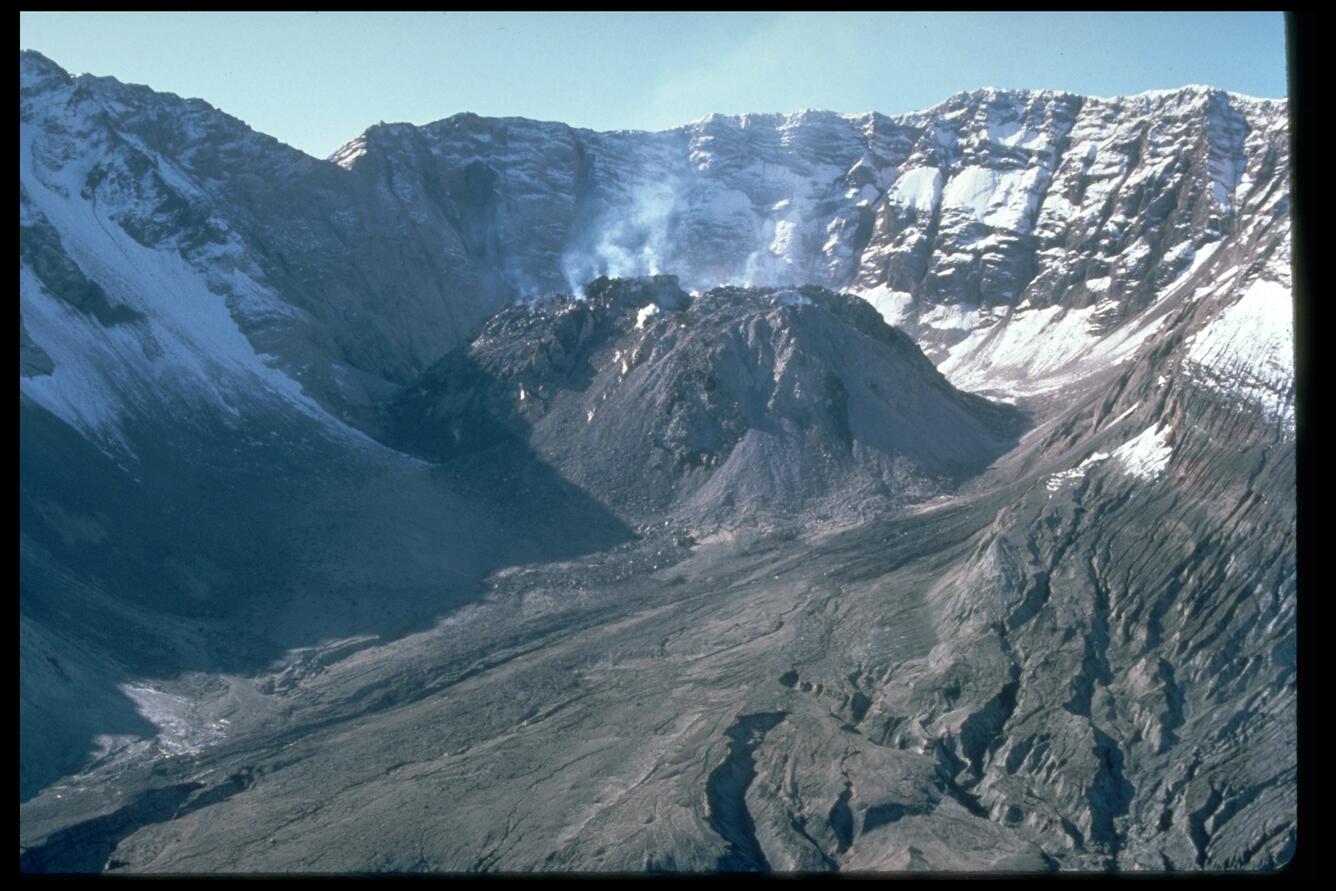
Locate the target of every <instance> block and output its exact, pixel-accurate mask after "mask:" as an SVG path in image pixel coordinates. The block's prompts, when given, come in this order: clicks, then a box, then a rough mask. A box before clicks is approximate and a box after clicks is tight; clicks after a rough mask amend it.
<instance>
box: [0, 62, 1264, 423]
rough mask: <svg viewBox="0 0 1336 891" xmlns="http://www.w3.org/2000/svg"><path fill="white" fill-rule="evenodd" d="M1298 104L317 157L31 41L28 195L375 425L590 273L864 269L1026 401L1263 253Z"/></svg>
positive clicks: (989, 108)
mask: <svg viewBox="0 0 1336 891" xmlns="http://www.w3.org/2000/svg"><path fill="white" fill-rule="evenodd" d="M1286 114H1287V112H1286V108H1285V105H1284V103H1283V102H1277V101H1264V100H1254V99H1248V98H1246V97H1241V96H1237V95H1232V94H1228V93H1224V92H1221V91H1218V90H1211V89H1206V88H1193V87H1189V88H1184V89H1182V90H1177V91H1172V92H1165V93H1154V94H1145V95H1142V96H1135V97H1127V98H1118V99H1095V98H1084V97H1079V96H1073V95H1068V94H1060V93H1027V92H1023V91H1022V92H1017V91H998V90H980V91H976V92H973V93H965V94H960V95H957V96H955V97H952V98H951V99H950V100H948V101H946V102H944V103H942V104H941V105H939V106H936V107H934V108H932V109H929V110H927V111H924V112H919V113H915V114H909V115H901V116H897V117H887V116H884V115H879V114H875V113H873V114H866V115H839V114H832V113H824V112H802V113H797V114H792V115H743V116H740V117H725V116H719V115H713V116H711V117H709V118H706V119H703V120H701V121H697V122H695V123H692V124H689V125H686V126H683V127H680V128H677V129H675V130H670V131H665V132H661V133H643V132H625V131H623V132H612V133H596V132H591V131H586V130H577V129H573V128H570V127H567V126H565V125H562V124H555V123H542V122H536V121H528V120H523V119H514V118H501V119H490V118H480V117H478V116H475V115H469V114H462V115H456V116H454V117H451V118H447V119H445V120H442V121H438V122H436V123H434V124H429V125H425V126H421V127H416V126H412V125H407V124H390V125H378V126H375V127H372V128H371V129H369V130H368V131H366V132H365V133H364V134H362V135H361V136H360V137H358V138H357V139H355V140H354V141H352V142H351V143H349V144H348V145H347V146H345V147H344V148H343V149H341V150H340V151H338V152H336V153H335V154H334V155H333V156H332V158H331V159H330V160H329V161H318V160H315V159H312V158H310V157H308V156H306V155H304V154H302V153H300V152H297V151H295V150H292V149H290V148H288V147H287V146H284V145H282V144H280V143H278V142H276V141H274V140H273V139H270V138H268V137H265V136H262V135H260V134H257V133H254V132H253V131H250V130H249V129H247V128H246V127H245V126H244V124H242V123H241V122H239V121H237V120H235V119H234V118H230V117H228V116H227V115H225V114H223V113H221V112H218V111H216V110H214V109H212V108H211V107H209V106H208V105H206V104H205V103H203V102H200V101H198V100H181V99H179V98H177V97H175V96H171V95H164V94H157V93H154V92H152V91H150V90H148V89H146V88H142V87H132V86H126V85H123V84H120V83H118V82H116V81H115V80H112V79H110V78H92V77H79V78H70V77H69V76H68V75H67V74H65V72H63V71H61V70H60V69H59V68H58V67H57V66H55V65H54V64H53V63H51V62H49V61H48V60H46V59H44V58H42V57H41V56H39V55H36V54H32V53H24V54H21V56H20V119H21V121H20V123H21V127H20V129H21V134H20V148H21V154H22V156H23V159H24V160H23V161H22V164H21V167H22V169H21V171H20V180H21V183H20V184H21V195H20V204H21V212H28V213H31V214H32V215H33V216H34V218H37V217H40V216H41V215H42V214H46V215H47V217H49V218H50V219H49V220H48V222H49V223H50V225H51V226H53V227H54V230H55V232H56V233H57V234H58V235H61V236H62V237H65V238H66V241H71V242H72V243H74V244H75V245H76V246H77V244H78V243H79V242H80V241H82V240H83V239H82V237H81V235H80V234H79V233H80V231H81V230H78V229H77V228H74V227H77V226H80V225H84V223H79V222H77V221H67V220H66V219H65V218H64V217H62V215H61V213H55V212H54V211H52V209H51V208H52V206H53V202H54V203H56V204H59V205H61V206H65V207H69V208H75V207H77V208H80V210H79V213H80V214H82V216H83V217H84V219H85V221H91V220H94V219H96V220H100V221H101V222H102V223H104V224H108V225H107V226H101V227H100V228H107V227H108V226H109V227H110V228H112V229H114V230H119V232H122V233H124V235H125V237H128V238H130V239H131V240H133V241H135V242H137V243H138V244H139V245H141V246H143V247H145V248H148V249H150V250H155V251H164V252H167V253H171V254H175V255H178V256H179V259H180V261H181V262H183V263H184V264H185V265H186V266H189V267H192V268H193V269H195V270H197V274H198V275H199V276H201V277H207V279H208V280H207V282H206V285H207V287H209V288H210V289H212V290H213V291H214V292H215V293H218V294H220V295H222V296H223V297H224V299H225V300H226V301H227V306H228V311H229V313H230V315H231V316H232V318H233V321H234V322H235V325H236V327H237V328H238V329H239V330H240V331H241V332H242V333H243V334H244V335H245V336H246V337H247V338H248V339H249V340H250V341H251V343H252V344H253V345H254V346H255V350H256V352H257V353H260V354H263V355H267V356H271V357H273V361H272V364H274V365H275V366H276V367H278V368H279V369H281V370H282V371H283V372H284V373H285V374H287V375H288V376H290V377H292V378H294V379H296V380H297V381H299V382H300V384H301V386H302V388H303V389H304V392H305V393H306V394H307V395H308V396H309V397H310V398H312V399H314V400H315V401H316V402H318V403H319V404H321V405H322V406H324V407H326V408H327V409H329V410H331V411H332V412H334V413H335V414H337V415H339V416H340V417H344V418H347V419H350V420H352V421H354V422H355V423H359V424H363V425H365V424H372V423H374V415H375V412H374V411H373V410H372V409H371V406H372V404H373V403H375V402H376V401H377V400H379V399H380V398H382V397H383V396H384V395H385V394H386V393H387V392H388V391H389V390H392V389H393V388H394V387H397V386H400V385H403V384H405V383H407V382H408V381H409V380H411V379H412V377H413V376H414V375H416V374H418V373H420V372H421V371H422V370H424V369H425V368H426V367H427V366H428V365H430V364H431V363H432V362H434V361H436V360H437V359H439V358H440V357H441V356H442V355H444V353H445V352H447V351H448V350H449V349H451V348H453V347H454V346H456V345H458V344H460V343H462V342H464V341H465V340H467V339H468V338H469V337H470V336H471V335H472V333H473V332H474V331H475V330H476V327H477V325H478V324H480V323H481V322H482V320H483V319H485V318H486V317H487V316H489V315H491V314H492V313H494V312H495V311H497V310H498V309H500V308H502V307H503V306H506V305H508V304H509V303H511V302H513V301H515V300H517V299H532V298H534V297H536V296H540V295H543V294H549V293H554V292H558V291H568V292H574V291H578V289H579V287H580V286H581V285H582V284H583V283H584V282H586V281H589V280H591V279H593V278H595V277H597V276H599V275H609V276H634V275H654V274H659V273H671V274H675V275H677V276H678V277H679V278H680V279H681V281H682V283H683V286H684V287H687V288H690V289H708V288H712V287H715V286H718V285H721V284H734V285H743V286H746V285H766V286H783V285H791V286H796V285H803V284H817V285H822V286H824V287H828V288H833V289H837V290H854V291H856V292H858V293H861V294H862V295H863V296H865V297H866V298H867V299H868V300H869V301H871V302H872V303H873V304H874V305H875V306H877V308H878V309H879V310H880V311H881V312H882V313H883V315H884V316H885V317H886V318H887V321H889V322H891V323H892V324H900V325H904V326H905V327H906V329H907V330H909V331H910V332H911V333H912V334H914V335H915V337H916V338H917V339H918V340H919V341H920V343H921V344H922V345H923V347H924V348H925V349H926V350H927V351H928V353H929V356H930V358H932V359H933V360H934V361H935V362H938V363H940V364H942V366H943V369H944V371H946V373H947V374H948V376H950V377H951V378H952V380H954V381H956V382H957V383H959V384H961V385H963V386H966V387H967V388H968V389H974V390H981V389H982V390H992V391H995V392H996V393H997V394H999V395H1007V396H1011V397H1015V396H1025V395H1028V394H1031V393H1034V392H1043V391H1045V390H1049V389H1052V388H1054V387H1056V386H1059V385H1061V384H1062V383H1063V382H1064V380H1065V378H1063V377H1062V376H1061V375H1060V374H1058V372H1059V371H1060V370H1062V369H1066V370H1069V371H1070V370H1073V369H1074V368H1075V369H1076V370H1088V368H1085V369H1080V368H1077V366H1081V365H1082V364H1083V363H1082V359H1083V357H1084V354H1085V353H1086V352H1088V351H1089V350H1090V349H1091V348H1092V347H1095V346H1097V345H1100V344H1103V345H1104V347H1105V348H1106V349H1107V350H1112V351H1113V352H1117V348H1118V343H1123V342H1125V341H1127V340H1128V339H1129V337H1130V332H1129V330H1128V325H1129V322H1131V323H1132V326H1133V327H1135V319H1136V317H1138V316H1139V314H1143V313H1144V311H1145V310H1146V309H1147V308H1148V307H1153V306H1154V304H1155V303H1156V302H1157V301H1158V300H1160V299H1161V298H1162V297H1163V296H1164V295H1165V293H1166V291H1167V290H1168V289H1170V288H1172V287H1177V286H1181V285H1183V284H1184V281H1185V279H1186V278H1190V277H1192V276H1193V275H1194V274H1196V273H1198V272H1199V271H1201V269H1202V267H1203V266H1204V264H1205V263H1206V262H1207V261H1208V260H1211V261H1212V262H1215V263H1217V264H1219V263H1224V262H1232V263H1234V264H1237V265H1239V266H1241V267H1249V266H1250V265H1255V263H1256V262H1257V261H1259V260H1260V261H1266V260H1267V259H1269V258H1270V255H1271V254H1274V253H1275V250H1276V248H1275V243H1277V242H1281V241H1284V240H1285V238H1286V235H1285V229H1286V227H1287V226H1288V206H1289V199H1288V194H1289V193H1288V169H1289V168H1288V165H1289V161H1288V158H1289V155H1288V141H1287V140H1288V136H1287V131H1286V120H1287V118H1286ZM24 207H31V208H32V210H31V211H23V208H24ZM71 212H72V211H71ZM26 231H28V230H26V229H25V232H26ZM116 237H120V235H119V234H118V235H117V236H116ZM48 241H51V240H50V239H48ZM51 243H52V244H54V241H52V242H51ZM170 262H172V263H176V262H177V260H176V259H173V260H171V261H170ZM1287 262H1288V261H1287V260H1285V259H1276V261H1275V264H1274V266H1273V269H1272V272H1271V273H1269V274H1268V276H1267V277H1268V280H1270V281H1273V282H1277V281H1278V279H1277V276H1276V275H1275V274H1274V270H1275V269H1280V268H1282V267H1283V266H1284V265H1285V264H1286V263H1287ZM136 265H137V266H142V265H143V264H142V263H137V264H136ZM1219 268H1223V267H1220V266H1218V267H1217V269H1219ZM1255 272H1256V271H1255V270H1252V273H1253V274H1255ZM131 281H133V279H131ZM101 284H102V285H103V286H104V287H105V286H106V283H105V282H103V283H101ZM1248 285H1250V282H1243V281H1240V283H1239V286H1240V287H1241V288H1242V287H1246V286H1248ZM1240 293H1241V291H1240ZM1234 296H1237V295H1233V296H1230V297H1229V298H1228V299H1231V300H1232V299H1233V297H1234ZM21 315H22V314H21ZM26 324H27V323H26V322H25V321H24V320H23V319H21V333H20V341H21V353H22V355H23V356H29V355H31V356H33V357H34V360H33V361H36V362H37V365H34V366H33V367H34V368H37V367H40V366H41V364H42V361H44V360H41V359H40V358H39V357H38V354H37V353H36V352H34V351H33V349H32V348H31V347H27V346H25V345H24V344H25V341H24V338H25V336H27V335H25V334H23V327H24V325H26ZM1110 334H1115V335H1116V337H1117V341H1118V343H1114V344H1108V343H1105V341H1106V339H1107V335H1110ZM28 335H31V331H29V332H28ZM1036 337H1040V338H1042V339H1043V340H1045V341H1048V342H1049V343H1050V344H1051V348H1050V349H1045V350H1035V349H1031V348H1030V346H1031V345H1032V344H1033V342H1034V340H1035V338H1036ZM36 344H37V346H39V347H40V346H41V343H40V338H39V339H37V341H36ZM1118 355H1119V356H1121V355H1123V353H1118ZM1038 356H1043V357H1044V358H1043V362H1042V363H1037V362H1036V357H1038ZM1104 358H1106V359H1107V358H1108V357H1107V356H1106V357H1104ZM21 361H24V359H22V358H21ZM985 377H986V378H987V379H988V380H987V382H985V381H983V380H982V378H985Z"/></svg>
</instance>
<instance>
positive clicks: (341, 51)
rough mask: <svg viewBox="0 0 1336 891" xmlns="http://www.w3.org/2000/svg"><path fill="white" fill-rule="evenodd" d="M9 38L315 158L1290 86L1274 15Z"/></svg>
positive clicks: (558, 21)
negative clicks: (397, 143) (450, 142)
mask: <svg viewBox="0 0 1336 891" xmlns="http://www.w3.org/2000/svg"><path fill="white" fill-rule="evenodd" d="M19 47H20V48H21V49H35V50H38V51H40V52H42V53H44V54H45V55H47V56H49V57H51V58H52V59H53V60H54V61H56V62H57V63H59V64H60V65H62V66H64V67H65V68H66V69H68V70H70V71H73V72H75V73H80V72H88V73H92V74H99V75H111V76H114V77H117V78H119V79H120V80H123V81H128V82H131V83H144V84H148V85H149V86H152V87H153V88H155V89H158V90H163V91H168V92H173V93H178V94H180V95H183V96H191V97H199V98H202V99H205V100H207V101H208V102H210V103H211V104H213V105H215V106H217V107H219V108H221V109H223V110H224V111H227V112H229V113H230V114H233V115H235V116H237V117H239V118H241V119H242V120H244V121H246V122H247V123H248V124H250V125H251V126H252V127H254V128H255V129H257V130H260V131H262V132H264V133H268V134H270V135H272V136H275V137H277V138H278V139H281V140H283V141H284V142H287V143H288V144H290V145H293V146H296V147H297V148H300V149H303V150H305V151H307V152H309V153H311V154H313V155H316V156H318V157H324V156H326V155H328V154H330V153H331V152H333V151H334V150H335V149H336V148H338V147H339V146H340V145H342V144H343V143H345V142H347V141H348V140H350V139H352V138H353V137H355V136H356V135H357V134H358V133H360V132H361V131H362V130H364V129H366V127H368V126H370V125H371V124H374V123H376V122H377V121H411V122H413V123H419V124H421V123H427V122H429V121H434V120H438V119H440V118H443V117H448V116H449V115H452V114H455V113H456V112H461V111H472V112H476V113H478V114H484V115H520V116H524V117H531V118H539V119H543V120H559V121H565V122H567V123H569V124H573V125H575V126H580V127H590V128H594V129H599V130H613V129H644V130H659V129H665V128H669V127H673V126H677V125H679V124H683V123H686V122H687V121H690V120H694V119H696V118H700V117H703V116H705V115H707V114H709V113H711V112H723V113H739V112H747V111H755V112H765V111H796V110H799V109H803V108H821V109H831V110H834V111H844V112H861V111H871V110H875V111H881V112H885V113H887V114H896V113H900V112H905V111H912V110H915V109H920V108H926V107H928V106H930V105H933V104H935V103H937V102H940V101H941V100H943V99H945V98H946V97H948V96H950V95H951V94H953V93H957V92H959V91H961V90H969V89H974V88H977V87H982V86H993V87H1022V88H1028V89H1059V90H1069V91H1071V92H1074V93H1083V94H1087V95H1097V96H1111V95H1121V94H1127V93H1138V92H1141V91H1143V90H1150V89H1163V88H1171V87H1177V86H1182V85H1184V84H1189V83H1204V84H1210V85H1213V86H1219V87H1223V88H1225V89H1228V90H1233V91H1236V92H1240V93H1246V94H1249V95H1253V96H1264V97H1283V96H1285V94H1286V74H1285V27H1284V21H1283V18H1282V16H1281V14H1280V13H1123V14H1119V13H1100V14H1096V13H1034V14H1024V13H991V14H990V13H942V14H936V13H934V14H913V13H849V14H834V13H831V14H816V13H811V14H801V13H772V14H752V13H736V14H722V13H721V14H707V13H682V14H674V13H564V14H563V13H508V14H507V13H477V14H470V13H419V14H415V13H396V14H341V13H318V14H315V13H278V14H263V13H112V14H97V13H21V14H20V16H19Z"/></svg>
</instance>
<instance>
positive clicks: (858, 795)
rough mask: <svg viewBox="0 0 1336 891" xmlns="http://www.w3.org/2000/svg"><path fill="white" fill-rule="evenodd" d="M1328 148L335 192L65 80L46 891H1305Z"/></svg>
mask: <svg viewBox="0 0 1336 891" xmlns="http://www.w3.org/2000/svg"><path fill="white" fill-rule="evenodd" d="M1285 115H1286V109H1285V106H1284V104H1283V103H1279V102H1271V101H1261V100H1252V99H1247V98H1244V97H1239V96H1234V95H1231V94H1226V93H1222V92H1219V91H1215V90H1209V89H1204V88H1185V89H1183V90H1177V91H1172V92H1168V93H1162V94H1147V95H1143V96H1137V97H1126V98H1118V99H1093V98H1083V97H1076V96H1070V95H1064V94H1050V93H1037V94H1030V93H1022V92H1004V91H995V90H982V91H977V92H974V93H969V94H962V95H960V96H956V97H953V98H952V99H950V100H948V101H947V102H945V103H943V104H942V105H940V106H938V107H936V108H933V109H929V110H927V111H925V112H922V113H918V114H913V115H904V116H900V117H896V118H888V117H884V116H881V115H876V114H872V115H864V116H842V115H834V114H824V113H815V112H806V113H802V114H797V115H789V116H774V115H747V116H742V117H738V118H725V117H719V116H714V117H711V118H708V119H705V120H703V121H699V122H696V123H693V124H690V125H687V126H685V127H682V128H679V129H677V130H672V131H667V132H664V133H654V134H649V133H626V132H623V133H591V132H588V131H581V130H575V129H572V128H569V127H565V126H563V125H560V124H546V123H539V122H533V121H524V120H518V119H499V120H498V119H482V118H478V117H475V116H471V115H460V116H456V117H453V118H449V119H446V120H444V121H440V122H437V123H435V124H431V125H427V126H424V127H412V126H408V125H382V126H378V127H373V128H371V129H370V130H368V131H367V132H366V133H365V134H363V135H362V136H361V137H359V138H358V139H356V140H354V141H353V142H352V143H350V144H349V145H348V146H346V147H345V148H344V149H342V150H341V151H340V152H338V153H337V154H336V155H335V156H334V157H333V158H332V159H330V160H329V161H319V160H316V159H312V158H309V157H307V156H305V155H303V154H301V153H299V152H296V151H294V150H292V149H290V148H288V147H286V146H283V145H281V144H279V143H277V142H275V141H274V140H272V139H270V138H268V137H265V136H262V135H260V134H256V133H254V132H252V131H250V130H249V129H248V128H246V127H245V125H244V124H242V123H241V122H239V121H237V120H235V119H233V118H230V117H228V116H227V115H225V114H223V113H221V112H219V111H217V110H215V109H213V108H211V107H209V106H207V105H206V104H204V103H203V102H200V101H198V100H181V99H179V98H177V97H175V96H170V95H164V94H158V93H154V92H152V91H151V90H149V89H147V88H143V87H132V86H126V85H123V84H120V83H118V82H116V81H114V80H111V79H99V78H90V77H77V78H72V77H70V76H69V75H68V74H66V73H65V72H64V71H62V70H61V69H60V68H59V67H58V66H56V65H54V64H53V63H51V62H50V61H49V60H46V59H44V58H42V57H40V56H37V55H35V54H31V53H22V54H21V55H20V190H19V214H20V290H19V297H20V321H19V341H20V369H19V373H20V381H19V386H20V587H21V597H20V667H21V676H20V715H21V723H22V726H21V733H20V799H21V808H20V821H21V826H20V848H21V850H20V858H21V859H20V868H21V870H23V871H68V870H83V871H96V870H107V871H164V872H183V871H210V870H214V871H217V870H221V871H228V872H236V871H251V870H254V871H261V872H272V871H284V870H300V871H331V870H332V871H356V872H363V871H366V870H369V869H376V870H380V869H384V870H392V871H422V870H468V869H480V870H484V869H502V870H529V869H577V870H618V871H624V870H712V869H727V870H752V869H779V870H792V869H797V870H806V871H828V870H869V869H873V870H888V869H889V870H914V869H932V870H957V869H967V870H987V869H1009V870H1027V871H1034V870H1047V869H1101V870H1103V869H1120V870H1121V869H1155V870H1158V869H1174V870H1178V869H1238V868H1242V869H1269V868H1275V867H1277V866H1279V865H1281V864H1283V863H1284V862H1285V861H1286V860H1287V859H1288V858H1289V857H1290V856H1291V854H1292V852H1293V850H1294V845H1295V839H1296V825H1295V800H1296V794H1297V790H1296V785H1295V770H1296V757H1295V738H1296V728H1295V704H1294V695H1295V684H1296V678H1295V661H1294V657H1295V605H1296V563H1295V551H1294V535H1295V477H1294V436H1295V414H1294V366H1293V352H1292V340H1293V338H1292V318H1293V317H1292V313H1291V297H1290V290H1291V278H1290V269H1289V266H1290V258H1289V183H1288V165H1289V159H1288V157H1289V156H1288V144H1287V138H1288V137H1287V132H1286V128H1285Z"/></svg>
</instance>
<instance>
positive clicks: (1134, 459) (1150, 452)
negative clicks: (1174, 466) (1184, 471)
mask: <svg viewBox="0 0 1336 891" xmlns="http://www.w3.org/2000/svg"><path fill="white" fill-rule="evenodd" d="M1171 430H1172V428H1171V427H1169V426H1168V425H1167V424H1165V425H1162V426H1159V427H1147V428H1146V429H1145V430H1144V431H1142V432H1141V434H1140V435H1139V436H1137V437H1135V438H1133V439H1131V440H1129V441H1127V442H1125V443H1123V444H1122V445H1121V446H1119V447H1118V448H1116V449H1114V451H1113V455H1112V456H1111V457H1112V458H1113V459H1114V460H1115V461H1117V462H1118V464H1119V465H1121V466H1122V468H1123V469H1124V470H1125V471H1127V472H1128V473H1130V474H1131V475H1132V476H1135V477H1137V478H1139V479H1143V480H1153V479H1155V478H1156V477H1158V476H1159V475H1160V474H1161V473H1163V472H1164V469H1165V468H1166V467H1168V466H1169V459H1170V458H1171V457H1173V454H1174V450H1173V447H1171V446H1170V445H1169V442H1168V440H1169V433H1170V431H1171Z"/></svg>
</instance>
